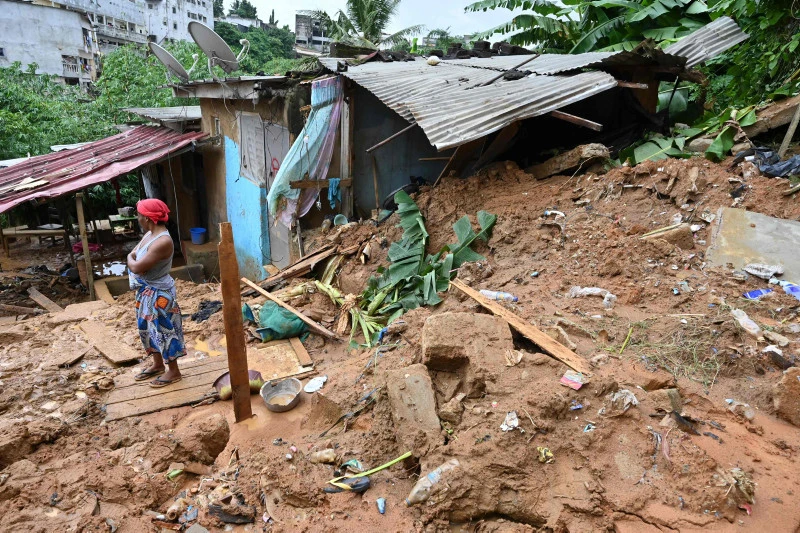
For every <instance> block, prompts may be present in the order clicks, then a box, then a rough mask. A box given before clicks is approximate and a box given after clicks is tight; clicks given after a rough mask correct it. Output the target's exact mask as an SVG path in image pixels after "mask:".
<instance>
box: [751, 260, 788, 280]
mask: <svg viewBox="0 0 800 533" xmlns="http://www.w3.org/2000/svg"><path fill="white" fill-rule="evenodd" d="M742 270H744V271H745V272H747V273H748V274H752V275H753V276H755V277H757V278H761V279H767V280H768V279H772V278H774V277H775V276H780V275H782V274H783V265H766V264H764V263H750V264H748V265H745V266H744V268H742Z"/></svg>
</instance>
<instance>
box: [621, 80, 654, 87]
mask: <svg viewBox="0 0 800 533" xmlns="http://www.w3.org/2000/svg"><path fill="white" fill-rule="evenodd" d="M617 87H625V88H627V89H648V88H650V86H649V85H648V84H646V83H636V82H635V81H623V80H617Z"/></svg>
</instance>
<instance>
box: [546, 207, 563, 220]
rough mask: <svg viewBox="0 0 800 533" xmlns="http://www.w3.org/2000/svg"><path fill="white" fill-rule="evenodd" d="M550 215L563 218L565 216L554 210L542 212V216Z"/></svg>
mask: <svg viewBox="0 0 800 533" xmlns="http://www.w3.org/2000/svg"><path fill="white" fill-rule="evenodd" d="M550 215H555V216H557V217H565V218H566V216H567V215H565V214H564V213H562V212H561V211H556V210H555V209H545V210H544V216H546V217H549V216H550Z"/></svg>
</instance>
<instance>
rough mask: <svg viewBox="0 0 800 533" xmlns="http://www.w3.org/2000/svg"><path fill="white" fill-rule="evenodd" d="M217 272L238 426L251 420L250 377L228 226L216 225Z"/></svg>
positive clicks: (224, 224)
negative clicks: (217, 246) (217, 226)
mask: <svg viewBox="0 0 800 533" xmlns="http://www.w3.org/2000/svg"><path fill="white" fill-rule="evenodd" d="M219 233H220V243H219V249H218V251H219V271H220V281H221V285H222V315H223V322H224V323H225V339H226V341H227V350H228V371H229V372H230V375H231V390H232V392H233V414H234V417H235V418H236V421H237V422H241V421H242V420H246V419H248V418H250V417H252V416H253V410H252V408H251V406H250V377H249V373H248V369H247V346H245V340H244V324H243V323H242V295H241V294H240V293H239V264H238V263H237V262H236V249H235V248H234V246H233V229H232V228H231V223H230V222H223V223H221V224H220V225H219Z"/></svg>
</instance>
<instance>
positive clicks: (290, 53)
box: [214, 22, 294, 73]
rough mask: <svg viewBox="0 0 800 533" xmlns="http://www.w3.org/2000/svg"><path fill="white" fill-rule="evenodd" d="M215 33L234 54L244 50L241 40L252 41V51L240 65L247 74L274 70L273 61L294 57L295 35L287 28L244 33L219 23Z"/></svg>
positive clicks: (250, 29)
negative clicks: (267, 69)
mask: <svg viewBox="0 0 800 533" xmlns="http://www.w3.org/2000/svg"><path fill="white" fill-rule="evenodd" d="M214 31H216V32H217V33H218V34H219V35H220V37H222V39H223V40H224V41H225V42H226V43H228V46H230V47H231V49H233V51H234V53H238V52H239V51H240V50H241V49H242V45H241V44H239V41H240V40H242V39H247V40H248V41H250V51H249V52H248V53H247V55H246V56H245V57H244V58H243V59H242V61H241V63H240V68H241V70H243V71H245V72H250V73H256V72H259V71H262V70H264V71H265V72H266V70H265V67H271V68H274V66H273V65H270V63H271V62H272V61H275V60H279V59H288V58H291V57H294V35H293V34H292V33H291V32H290V31H289V30H288V29H286V28H273V27H268V28H267V29H265V30H264V29H261V28H248V31H244V32H242V31H239V29H238V28H237V27H236V26H234V25H233V24H229V23H227V22H218V23H217V24H216V25H215V26H214ZM289 70H291V69H289Z"/></svg>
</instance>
